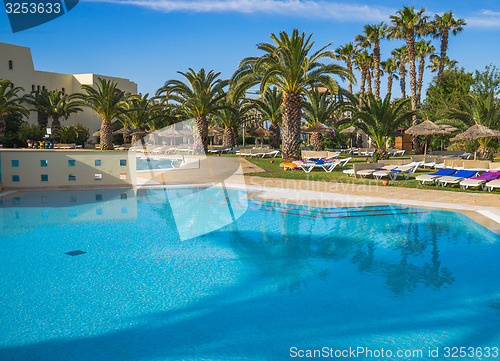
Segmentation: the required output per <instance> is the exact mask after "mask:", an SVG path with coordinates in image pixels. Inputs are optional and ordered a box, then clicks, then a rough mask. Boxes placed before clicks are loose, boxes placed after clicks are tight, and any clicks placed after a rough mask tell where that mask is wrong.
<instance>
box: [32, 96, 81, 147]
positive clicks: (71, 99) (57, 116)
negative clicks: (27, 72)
mask: <svg viewBox="0 0 500 361" xmlns="http://www.w3.org/2000/svg"><path fill="white" fill-rule="evenodd" d="M79 98H81V95H79V94H64V93H63V92H62V91H60V90H52V91H42V92H40V94H32V95H31V96H30V100H29V102H30V103H31V104H33V105H34V106H35V109H36V110H37V111H38V113H39V114H40V113H42V114H43V115H45V116H46V117H47V119H52V139H53V140H54V142H56V143H58V142H60V140H61V137H60V135H59V129H60V127H61V118H62V119H65V120H67V119H68V118H69V116H70V115H71V114H74V113H78V112H81V111H82V108H80V107H81V106H82V105H83V103H82V102H81V101H80V100H77V99H79Z"/></svg>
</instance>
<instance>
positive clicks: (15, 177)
mask: <svg viewBox="0 0 500 361" xmlns="http://www.w3.org/2000/svg"><path fill="white" fill-rule="evenodd" d="M20 180H21V179H20V178H19V176H18V175H13V176H12V181H13V182H19V181H20Z"/></svg>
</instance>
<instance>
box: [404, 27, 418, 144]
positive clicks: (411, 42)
mask: <svg viewBox="0 0 500 361" xmlns="http://www.w3.org/2000/svg"><path fill="white" fill-rule="evenodd" d="M406 46H407V47H408V60H409V62H410V91H411V110H416V109H417V69H416V66H415V33H414V32H413V30H411V31H407V32H406ZM417 123H418V120H417V116H416V115H413V117H412V125H417ZM412 141H413V149H415V150H416V151H419V150H420V144H419V142H418V138H417V137H413V140H412Z"/></svg>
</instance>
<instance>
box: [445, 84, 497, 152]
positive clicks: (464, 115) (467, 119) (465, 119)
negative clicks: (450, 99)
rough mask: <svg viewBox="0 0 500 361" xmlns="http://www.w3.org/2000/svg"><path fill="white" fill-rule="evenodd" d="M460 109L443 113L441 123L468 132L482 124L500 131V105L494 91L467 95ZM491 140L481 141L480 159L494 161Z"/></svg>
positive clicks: (462, 100)
mask: <svg viewBox="0 0 500 361" xmlns="http://www.w3.org/2000/svg"><path fill="white" fill-rule="evenodd" d="M458 103H459V104H458V105H459V106H458V107H457V108H455V109H447V110H445V111H443V114H444V116H445V118H444V119H442V120H441V121H440V123H445V124H450V125H453V126H455V127H457V128H460V129H462V130H467V129H468V128H470V127H471V126H473V125H475V124H481V125H484V126H485V127H488V128H490V129H500V104H499V103H498V101H497V100H496V99H495V93H494V92H493V91H491V92H489V93H486V94H473V93H471V94H467V95H466V96H465V97H464V98H463V99H459V101H458ZM490 141H491V138H485V139H479V140H478V143H479V145H480V147H479V148H478V149H477V154H478V156H479V158H480V159H492V158H493V152H491V150H490V149H489V148H488V144H489V142H490Z"/></svg>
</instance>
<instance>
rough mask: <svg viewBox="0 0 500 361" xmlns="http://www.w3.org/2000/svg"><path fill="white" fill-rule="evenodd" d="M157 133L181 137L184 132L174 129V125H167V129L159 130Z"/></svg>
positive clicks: (163, 135) (170, 136)
mask: <svg viewBox="0 0 500 361" xmlns="http://www.w3.org/2000/svg"><path fill="white" fill-rule="evenodd" d="M158 135H159V136H161V137H169V138H173V137H182V136H183V135H184V134H183V133H181V132H180V131H178V130H177V129H175V128H174V127H168V128H167V129H165V130H162V131H160V132H159V133H158Z"/></svg>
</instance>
